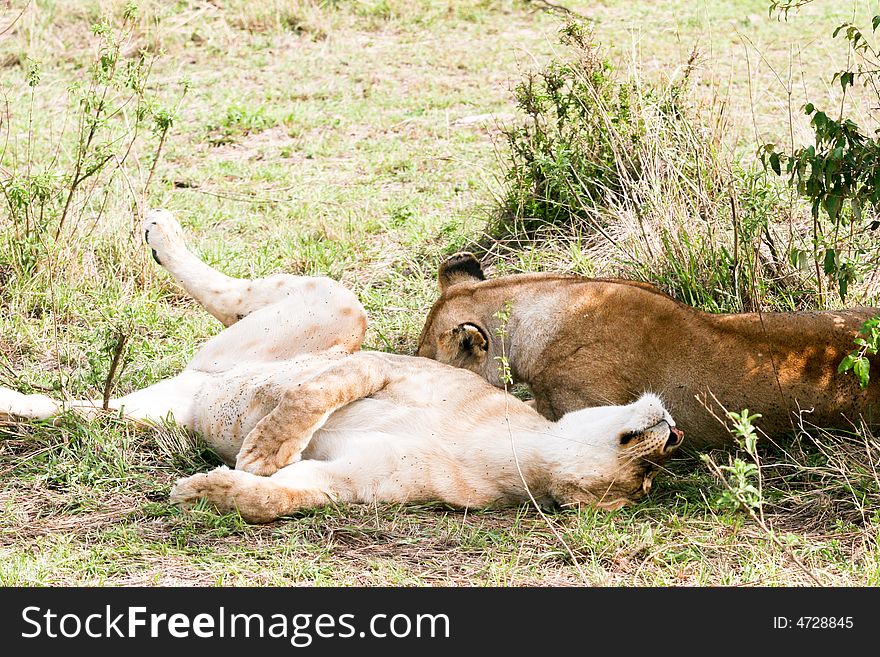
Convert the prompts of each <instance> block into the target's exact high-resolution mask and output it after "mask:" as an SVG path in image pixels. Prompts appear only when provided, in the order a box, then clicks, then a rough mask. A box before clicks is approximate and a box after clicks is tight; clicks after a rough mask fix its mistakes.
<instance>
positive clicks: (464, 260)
mask: <svg viewBox="0 0 880 657" xmlns="http://www.w3.org/2000/svg"><path fill="white" fill-rule="evenodd" d="M437 280H438V281H439V282H440V292H444V291H445V290H446V288H448V287H449V286H450V285H455V284H456V283H463V282H467V281H485V280H486V275H485V274H484V273H483V267H482V266H481V265H480V261H479V260H477V258H476V256H474V254H473V253H456V254H455V255H454V256H450V258H449V259H448V260H447V261H446V262H444V263H443V264H442V265H440V271H439V272H438V274H437Z"/></svg>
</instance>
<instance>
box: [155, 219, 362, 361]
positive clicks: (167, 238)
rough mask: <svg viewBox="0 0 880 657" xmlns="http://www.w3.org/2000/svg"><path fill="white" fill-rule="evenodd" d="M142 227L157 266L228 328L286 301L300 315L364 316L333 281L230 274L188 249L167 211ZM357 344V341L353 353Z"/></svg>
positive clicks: (354, 300) (351, 297)
mask: <svg viewBox="0 0 880 657" xmlns="http://www.w3.org/2000/svg"><path fill="white" fill-rule="evenodd" d="M143 228H144V238H145V240H146V242H147V244H148V245H149V247H150V249H151V250H152V252H153V258H154V259H155V260H156V262H158V263H159V264H160V265H162V266H163V267H164V268H165V269H167V270H168V272H169V273H170V274H171V275H172V276H173V277H174V279H175V280H176V281H177V282H178V283H180V285H182V286H183V288H184V289H185V290H186V291H187V292H188V293H189V295H190V296H192V298H193V299H195V300H196V301H198V302H199V304H201V306H202V307H203V308H204V309H205V310H207V311H208V312H209V313H211V314H212V315H213V316H214V317H216V318H217V319H218V320H220V322H222V323H223V325H224V326H227V327H228V326H232V325H233V324H235V323H236V322H238V321H239V320H242V319H244V318H245V317H247V316H249V315H250V314H251V313H253V312H255V311H257V310H260V309H262V308H266V307H267V306H271V305H273V304H277V303H281V302H285V301H288V300H295V302H296V304H297V305H299V306H300V310H301V311H307V310H308V309H309V308H318V307H319V306H320V307H325V306H328V305H329V306H332V307H334V308H336V309H345V308H350V309H352V311H353V312H356V313H358V314H360V315H363V316H364V318H366V313H365V312H364V310H363V307H362V306H361V304H360V302H359V301H358V300H357V297H355V295H354V294H353V293H352V292H351V291H350V290H348V289H347V288H345V286H343V285H341V284H340V283H337V282H336V281H334V280H332V279H330V278H326V277H311V276H294V275H292V274H275V275H273V276H268V277H266V278H255V279H245V278H233V277H231V276H226V275H225V274H223V273H221V272H219V271H217V270H216V269H214V268H213V267H211V266H209V265H208V264H206V263H205V262H203V261H202V260H201V259H199V258H198V257H197V256H196V255H195V254H194V253H193V252H192V251H190V250H189V248H188V247H187V245H186V240H185V238H184V235H183V230H182V229H181V227H180V224H179V223H178V222H177V220H176V219H175V218H174V216H173V215H172V214H171V213H170V212H168V211H167V210H151V211H150V212H148V213H147V215H146V217H144V222H143ZM343 319H344V318H343ZM325 328H326V329H327V332H328V333H329V332H331V331H332V330H333V328H334V324H332V323H327V324H326V326H325ZM361 338H363V336H361ZM359 346H360V342H357V344H355V345H354V349H356V348H358V347H359ZM352 350H353V349H352Z"/></svg>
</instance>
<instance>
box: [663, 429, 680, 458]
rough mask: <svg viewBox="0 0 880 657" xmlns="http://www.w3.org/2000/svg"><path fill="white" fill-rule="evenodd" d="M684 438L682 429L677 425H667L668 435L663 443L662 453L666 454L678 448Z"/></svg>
mask: <svg viewBox="0 0 880 657" xmlns="http://www.w3.org/2000/svg"><path fill="white" fill-rule="evenodd" d="M683 440H684V431H682V430H681V429H679V428H677V427H673V426H670V427H669V437H668V438H667V439H666V443H665V444H664V445H663V453H664V454H668V453H669V452H672V451H674V450H676V449H678V447H679V445H681V443H682V441H683Z"/></svg>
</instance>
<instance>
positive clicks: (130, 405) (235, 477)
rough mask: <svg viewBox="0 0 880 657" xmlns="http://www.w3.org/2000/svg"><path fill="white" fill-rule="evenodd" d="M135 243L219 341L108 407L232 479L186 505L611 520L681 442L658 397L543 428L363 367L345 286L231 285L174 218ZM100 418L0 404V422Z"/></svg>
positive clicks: (24, 400)
mask: <svg viewBox="0 0 880 657" xmlns="http://www.w3.org/2000/svg"><path fill="white" fill-rule="evenodd" d="M144 228H145V235H146V239H147V243H148V244H149V246H150V248H151V249H152V250H153V254H154V256H155V258H156V260H157V261H158V262H159V263H160V264H162V265H163V266H165V267H166V268H167V269H168V270H169V272H171V274H172V275H173V276H174V277H175V278H176V279H177V281H178V282H179V283H180V284H181V285H183V287H184V288H186V290H187V291H188V292H189V293H190V294H191V295H192V296H193V297H194V298H195V299H197V300H198V301H199V302H200V303H201V304H202V305H203V306H204V307H205V308H206V309H207V310H208V311H209V312H211V313H212V314H213V315H214V316H215V317H217V319H219V320H220V321H221V322H223V323H224V324H225V325H226V326H227V328H226V329H224V330H223V331H221V332H220V333H219V334H218V335H217V336H215V337H214V338H212V339H211V340H209V341H208V342H207V343H206V344H205V345H204V346H203V347H202V348H201V349H200V350H199V352H198V353H197V354H196V355H195V357H194V358H193V360H192V362H191V363H190V364H189V365H188V366H187V368H186V369H185V370H184V371H183V372H181V373H180V374H179V375H177V376H176V377H173V378H171V379H168V380H165V381H161V382H159V383H157V384H155V385H153V386H150V387H149V388H146V389H144V390H140V391H137V392H134V393H132V394H130V395H126V396H125V397H121V398H119V399H114V400H111V403H110V406H111V408H114V409H119V410H121V411H122V412H123V413H124V414H125V415H126V416H127V417H130V418H133V419H139V420H144V421H148V422H159V421H162V420H163V419H164V418H166V417H168V416H169V415H171V416H173V418H174V420H175V421H176V422H177V424H179V425H180V426H183V427H185V428H186V429H189V430H191V431H193V432H196V433H199V434H201V435H202V437H203V438H204V439H205V440H206V441H207V442H208V444H209V445H211V446H212V447H213V448H214V449H215V451H216V452H217V453H218V454H219V455H220V456H221V458H223V460H224V461H226V462H227V464H228V465H234V466H235V469H229V468H227V467H221V468H218V469H216V470H213V471H211V472H208V473H201V474H196V475H193V476H190V477H187V478H185V479H181V480H180V481H178V482H177V484H176V485H175V486H174V488H173V490H172V491H171V498H172V500H174V501H175V502H178V503H180V504H184V505H190V504H193V503H195V502H196V501H197V500H199V499H202V498H205V499H207V500H208V501H210V502H211V503H212V504H214V505H215V506H217V507H218V508H220V509H222V510H232V509H237V510H239V511H240V512H241V514H242V516H243V517H244V518H245V519H247V520H250V521H253V522H268V521H271V520H273V519H275V518H278V517H280V516H284V515H288V514H291V513H294V512H296V511H298V510H301V509H304V508H308V507H313V506H320V505H324V504H327V503H329V502H332V501H345V502H375V501H382V502H421V501H441V502H445V503H448V504H450V505H453V506H458V507H486V506H490V505H501V504H516V503H520V502H523V501H525V500H527V499H529V497H530V496H532V497H534V498H535V499H536V500H537V501H539V502H542V503H548V502H555V503H559V504H564V505H565V504H589V505H595V506H598V507H601V508H617V507H618V506H621V505H622V504H626V503H627V502H630V501H632V500H635V499H638V498H640V497H641V496H643V495H644V494H645V493H646V492H647V491H648V489H649V488H650V485H651V481H652V478H653V476H654V474H655V473H656V471H657V466H658V465H659V464H660V463H661V462H662V461H663V460H665V459H666V458H667V457H668V456H669V455H670V454H671V453H672V452H673V451H674V450H675V449H676V448H677V447H678V445H679V444H680V442H681V437H682V436H681V432H680V431H678V430H677V429H676V428H675V427H674V422H673V420H672V418H671V417H670V415H669V413H668V412H667V411H666V410H665V408H664V406H663V404H662V402H661V401H660V399H659V398H658V397H656V396H654V395H643V396H641V397H640V398H639V399H637V400H636V401H635V402H633V403H630V404H627V405H618V406H602V407H597V408H589V409H582V410H579V411H577V412H573V413H569V414H567V415H565V416H564V417H562V418H561V419H559V421H550V420H548V419H546V418H544V417H542V416H541V415H540V414H538V413H537V412H536V411H534V410H533V409H532V408H531V407H530V406H528V405H526V404H524V403H522V402H520V401H519V400H517V399H516V398H515V397H513V396H512V395H509V394H507V393H506V392H504V391H503V390H499V389H497V388H495V387H493V386H491V385H489V384H488V383H487V382H486V381H484V380H483V379H482V378H480V377H479V376H477V375H475V374H473V373H471V372H467V371H465V370H462V369H457V368H453V367H449V366H447V365H444V364H441V363H438V362H436V361H432V360H428V359H424V358H416V357H411V356H399V355H394V354H386V353H379V352H361V351H359V349H360V346H361V342H362V340H363V337H364V333H365V330H366V326H367V322H366V314H365V312H364V309H363V307H362V306H361V304H360V303H359V302H358V300H357V299H356V297H355V296H354V295H353V294H352V293H351V292H350V291H349V290H347V289H346V288H344V287H343V286H342V285H340V284H338V283H336V282H335V281H332V280H330V279H326V278H309V277H297V276H283V275H282V276H274V277H270V278H266V279H259V280H239V279H231V278H229V277H227V276H224V275H222V274H220V273H219V272H217V271H215V270H213V269H212V268H210V267H208V266H207V265H206V264H205V263H203V262H202V261H201V260H199V259H198V258H197V257H195V256H194V255H193V254H192V253H191V252H190V251H189V250H188V249H187V248H186V247H185V244H184V242H183V236H182V231H181V229H180V226H179V225H178V224H177V222H176V221H175V220H174V219H173V217H172V216H171V215H170V214H169V213H167V212H165V211H153V212H151V213H149V215H148V216H147V218H146V220H145V223H144ZM99 406H100V403H99V402H93V401H87V400H86V401H74V402H68V403H66V404H60V403H58V402H55V401H54V400H52V399H50V398H48V397H46V396H42V395H29V396H25V395H22V394H20V393H17V392H15V391H12V390H9V389H0V415H2V414H5V415H8V416H17V417H39V418H46V417H50V416H52V415H55V414H57V413H58V412H60V411H62V410H63V409H64V408H65V407H66V408H73V409H77V410H79V411H80V412H84V413H87V414H94V413H97V412H99V411H98V410H97V409H98V407H99Z"/></svg>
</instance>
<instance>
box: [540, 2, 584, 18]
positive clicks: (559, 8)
mask: <svg viewBox="0 0 880 657" xmlns="http://www.w3.org/2000/svg"><path fill="white" fill-rule="evenodd" d="M534 1H535V2H537V3H538V4H541V5H544V8H545V9H547V10H548V11H553V12H556V13H557V14H563V15H565V16H577V17H578V18H580V19H582V20H589V19H588V18H587V17H586V16H584V15H583V14H580V13H578V12H576V11H574V10H572V9H569V8H568V7H566V6H564V5H557V4H555V3H553V2H548V1H547V0H534Z"/></svg>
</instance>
